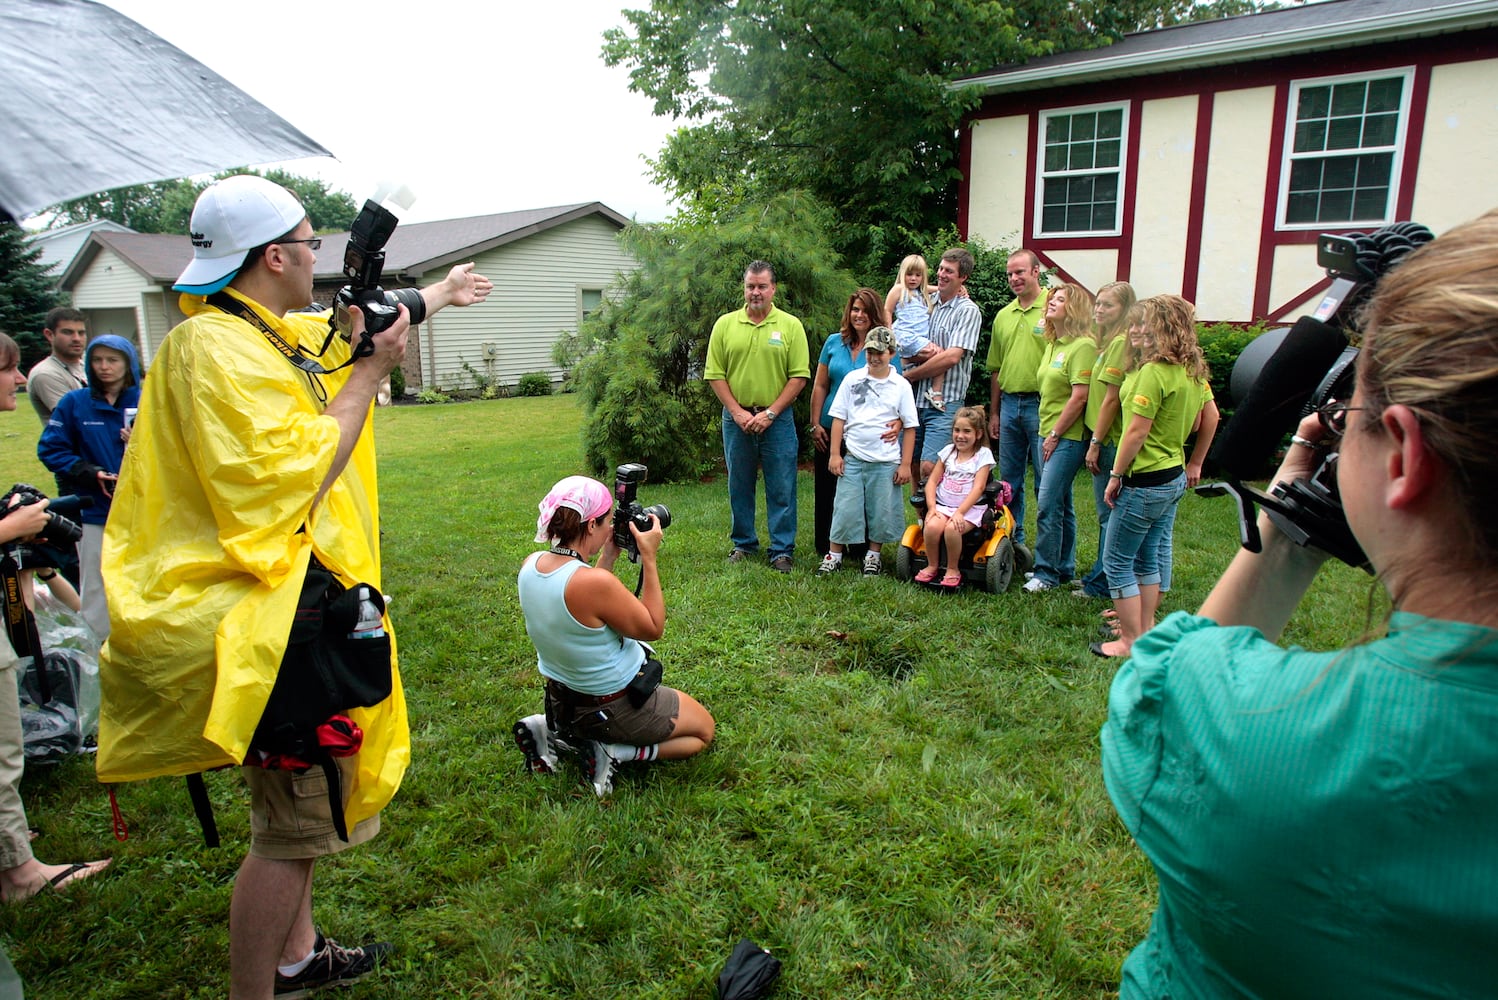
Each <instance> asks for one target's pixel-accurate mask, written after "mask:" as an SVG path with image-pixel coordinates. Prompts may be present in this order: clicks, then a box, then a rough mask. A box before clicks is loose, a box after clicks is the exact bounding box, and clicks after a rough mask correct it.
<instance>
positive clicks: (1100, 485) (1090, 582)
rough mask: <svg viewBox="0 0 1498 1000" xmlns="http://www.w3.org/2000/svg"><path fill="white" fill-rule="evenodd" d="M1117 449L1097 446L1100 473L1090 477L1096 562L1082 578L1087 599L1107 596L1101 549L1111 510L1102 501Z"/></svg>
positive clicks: (1103, 544) (1106, 533) (1107, 445)
mask: <svg viewBox="0 0 1498 1000" xmlns="http://www.w3.org/2000/svg"><path fill="white" fill-rule="evenodd" d="M1117 455H1118V448H1117V447H1116V446H1114V445H1111V444H1105V445H1099V446H1098V456H1097V461H1098V468H1099V469H1101V470H1102V471H1101V472H1099V473H1098V474H1097V475H1095V476H1093V477H1092V502H1093V503H1094V504H1096V505H1097V560H1096V561H1095V562H1094V563H1093V564H1092V569H1090V570H1088V571H1087V575H1086V576H1084V577H1082V593H1084V594H1086V595H1087V596H1088V597H1107V596H1108V574H1107V573H1104V572H1103V548H1104V547H1105V546H1106V545H1107V543H1108V516H1109V515H1110V514H1112V513H1113V508H1112V507H1109V506H1108V501H1106V500H1104V499H1103V494H1104V493H1106V492H1107V491H1108V473H1110V472H1112V471H1113V459H1114V458H1115V457H1116V456H1117Z"/></svg>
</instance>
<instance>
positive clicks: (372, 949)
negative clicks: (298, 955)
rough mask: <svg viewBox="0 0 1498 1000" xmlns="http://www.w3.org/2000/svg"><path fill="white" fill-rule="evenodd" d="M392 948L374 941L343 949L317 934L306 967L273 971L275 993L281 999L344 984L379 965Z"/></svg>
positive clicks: (291, 998) (292, 998) (288, 999)
mask: <svg viewBox="0 0 1498 1000" xmlns="http://www.w3.org/2000/svg"><path fill="white" fill-rule="evenodd" d="M393 947H394V946H393V945H391V944H390V943H389V942H387V941H375V942H371V943H369V944H366V945H364V946H363V947H360V948H345V947H344V946H343V945H341V944H339V943H338V942H337V941H334V940H333V939H332V938H328V937H323V936H322V934H321V933H319V934H318V935H317V950H316V951H314V952H313V953H312V961H310V962H308V963H307V967H306V968H305V969H303V970H302V971H301V972H298V973H297V974H296V975H294V976H283V975H281V973H279V972H277V973H276V991H275V994H274V995H275V996H276V997H279V998H280V1000H296V998H297V997H305V996H309V995H311V994H312V993H313V992H314V991H316V990H320V989H322V988H323V987H325V986H347V985H348V984H349V983H352V982H354V981H356V980H359V979H363V978H364V977H365V976H367V975H369V974H370V973H371V972H373V971H374V970H375V969H376V968H378V967H379V964H380V962H381V961H383V960H384V958H385V956H386V955H388V954H390V952H391V951H392V950H393Z"/></svg>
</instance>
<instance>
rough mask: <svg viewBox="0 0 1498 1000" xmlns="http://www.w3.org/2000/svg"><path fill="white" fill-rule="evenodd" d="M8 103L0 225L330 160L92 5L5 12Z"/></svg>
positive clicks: (1, 45) (74, 0)
mask: <svg viewBox="0 0 1498 1000" xmlns="http://www.w3.org/2000/svg"><path fill="white" fill-rule="evenodd" d="M225 42H226V44H232V43H233V39H232V38H230V37H226V39H225ZM0 94H4V95H5V100H4V101H3V102H0V136H4V141H3V142H0V217H3V216H9V217H11V218H13V219H16V220H19V219H23V218H25V217H26V216H28V215H33V214H35V213H36V212H39V211H41V210H42V209H44V208H46V207H47V206H49V205H55V204H57V203H58V202H61V201H67V200H68V199H70V198H78V197H82V196H83V195H86V194H93V193H94V192H96V191H107V190H109V189H111V188H117V187H124V186H125V185H128V184H145V183H149V182H151V181H159V180H166V179H169V178H173V177H187V176H189V175H191V174H202V173H209V172H212V171H216V170H224V169H227V168H229V167H241V166H245V165H248V164H255V163H269V162H272V161H275V160H294V159H297V158H299V157H303V156H330V155H332V154H330V153H329V152H328V151H327V150H326V149H324V148H323V147H322V146H320V145H318V144H317V143H316V142H314V141H312V140H311V139H309V138H308V137H307V136H305V135H303V134H302V133H301V132H299V131H298V130H297V129H295V128H293V127H292V126H291V125H290V124H288V123H287V122H286V121H285V120H284V119H283V118H281V117H280V116H279V115H277V114H276V113H275V112H273V111H271V110H270V109H269V108H267V107H265V105H263V104H261V103H260V102H259V101H256V100H255V99H254V98H252V97H250V96H249V95H248V94H246V93H245V92H244V91H242V90H240V89H239V88H238V87H235V86H234V85H233V84H231V83H229V82H228V81H227V80H225V79H224V78H223V77H221V76H219V75H218V74H217V73H215V72H213V71H212V70H210V69H209V68H208V67H206V66H204V65H203V64H202V63H200V62H198V61H197V60H196V59H194V58H192V57H191V56H189V55H188V54H187V53H185V52H183V51H182V50H181V49H178V48H176V47H175V46H173V45H170V44H168V43H167V42H166V41H164V40H163V39H162V38H160V37H159V36H157V35H155V34H153V33H152V32H150V31H147V30H146V29H145V28H143V27H141V26H140V25H139V24H136V23H135V22H134V21H132V20H130V19H129V18H128V17H125V16H124V15H123V14H120V13H118V12H116V11H113V10H111V9H109V8H108V7H103V6H100V5H99V4H97V3H91V2H89V0H0Z"/></svg>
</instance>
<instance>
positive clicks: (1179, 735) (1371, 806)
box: [1102, 212, 1498, 1000]
mask: <svg viewBox="0 0 1498 1000" xmlns="http://www.w3.org/2000/svg"><path fill="white" fill-rule="evenodd" d="M1364 328H1365V330H1366V333H1365V335H1364V339H1363V344H1362V351H1361V354H1360V355H1359V357H1358V361H1357V385H1356V389H1355V391H1354V392H1353V393H1352V396H1351V398H1350V399H1347V400H1341V401H1338V402H1336V403H1333V404H1330V405H1329V406H1327V407H1325V408H1323V409H1322V410H1321V411H1320V413H1319V415H1313V416H1311V417H1309V418H1307V419H1306V420H1304V421H1302V422H1301V424H1300V426H1299V427H1298V428H1297V431H1296V434H1295V437H1294V438H1292V441H1293V443H1292V445H1291V446H1290V448H1289V450H1288V452H1287V454H1286V457H1285V460H1284V464H1283V465H1281V467H1280V469H1279V472H1278V474H1277V476H1276V479H1277V481H1291V480H1297V479H1304V478H1306V477H1308V476H1309V475H1310V473H1311V471H1312V469H1314V468H1316V467H1317V466H1318V465H1319V464H1320V463H1321V460H1322V459H1323V458H1324V457H1325V455H1326V453H1327V451H1328V449H1330V448H1333V447H1335V448H1337V449H1338V451H1339V457H1338V464H1337V473H1336V475H1337V482H1338V485H1339V489H1340V493H1341V497H1342V502H1343V507H1344V510H1345V512H1346V515H1347V521H1348V524H1349V526H1350V527H1351V529H1352V532H1353V534H1354V535H1356V537H1357V539H1358V541H1359V542H1360V543H1361V544H1362V546H1363V549H1364V551H1365V552H1366V553H1367V555H1368V558H1369V560H1370V561H1371V563H1372V566H1373V568H1374V569H1375V570H1376V572H1377V575H1378V580H1379V583H1380V584H1381V585H1382V586H1383V588H1384V590H1385V591H1387V593H1388V595H1389V599H1390V601H1391V602H1392V604H1393V613H1392V615H1391V616H1390V618H1389V621H1388V627H1387V634H1385V635H1384V636H1383V637H1381V638H1377V639H1373V640H1371V641H1367V642H1364V643H1362V644H1360V645H1356V646H1353V647H1351V648H1349V649H1344V650H1334V651H1332V652H1327V653H1313V652H1307V651H1305V650H1302V649H1298V648H1290V649H1286V648H1283V647H1281V646H1279V645H1277V644H1276V643H1275V641H1274V640H1275V639H1276V638H1277V637H1278V636H1279V635H1280V632H1281V631H1282V630H1283V628H1284V627H1285V624H1286V622H1287V621H1288V620H1289V618H1290V616H1291V614H1292V613H1293V612H1294V611H1295V608H1296V605H1297V604H1298V603H1299V601H1300V599H1301V597H1302V595H1304V593H1305V592H1306V590H1307V588H1308V587H1309V586H1310V584H1311V582H1312V580H1313V579H1314V577H1315V575H1316V571H1317V569H1318V568H1319V567H1320V565H1321V563H1322V562H1323V561H1324V559H1325V558H1326V557H1325V556H1324V555H1323V554H1322V553H1320V552H1319V551H1317V550H1315V549H1312V548H1302V547H1300V546H1298V545H1296V544H1295V543H1294V542H1292V541H1291V540H1290V539H1289V538H1287V537H1286V536H1285V535H1283V534H1281V533H1280V531H1279V530H1278V529H1277V528H1276V527H1275V526H1274V525H1273V523H1272V522H1270V520H1269V519H1268V518H1267V517H1261V518H1260V520H1259V528H1260V531H1261V532H1262V534H1263V550H1262V551H1261V552H1259V553H1251V552H1248V551H1246V550H1244V551H1239V552H1238V553H1237V555H1236V557H1235V558H1234V559H1233V562H1232V563H1231V565H1230V566H1229V567H1228V569H1227V571H1226V572H1225V573H1224V574H1223V577H1222V579H1221V580H1219V581H1218V583H1217V585H1216V587H1215V588H1214V589H1213V591H1212V593H1211V595H1210V596H1209V597H1208V598H1207V602H1206V603H1205V604H1204V605H1203V606H1202V608H1201V612H1200V613H1199V614H1198V615H1188V614H1184V613H1179V612H1178V613H1176V614H1174V615H1171V616H1170V617H1169V618H1167V619H1166V620H1165V621H1164V622H1162V623H1161V624H1160V625H1159V626H1158V627H1156V628H1154V629H1153V630H1151V631H1149V632H1147V633H1145V634H1144V635H1143V636H1142V637H1141V638H1140V639H1139V640H1138V642H1137V643H1135V645H1134V647H1133V650H1132V659H1130V660H1129V661H1128V662H1127V663H1125V664H1124V666H1123V668H1122V669H1121V670H1120V671H1119V672H1118V675H1117V677H1116V678H1115V679H1114V681H1113V688H1112V692H1111V695H1110V698H1109V711H1108V721H1107V724H1106V725H1105V726H1104V727H1103V733H1102V740H1103V774H1104V778H1105V779H1106V781H1107V785H1108V791H1109V794H1110V795H1111V797H1112V799H1113V802H1114V804H1115V806H1116V807H1117V809H1118V812H1119V815H1120V816H1121V817H1122V819H1123V821H1124V823H1125V825H1126V826H1127V827H1128V828H1129V830H1130V832H1131V833H1133V835H1134V837H1135V840H1136V841H1137V842H1138V843H1139V846H1140V847H1141V849H1143V850H1144V852H1145V854H1147V855H1148V856H1149V858H1150V861H1151V862H1152V863H1153V864H1154V867H1155V871H1156V873H1157V874H1158V876H1159V880H1160V902H1159V908H1158V909H1157V910H1156V912H1155V915H1154V919H1153V921H1152V923H1151V925H1150V930H1149V936H1148V937H1147V938H1146V939H1145V941H1144V942H1143V943H1142V944H1140V945H1139V947H1137V948H1136V949H1135V950H1134V951H1133V953H1132V954H1130V956H1129V958H1128V960H1127V961H1126V962H1125V963H1124V967H1123V983H1122V988H1121V991H1120V993H1121V996H1122V997H1123V998H1125V1000H1129V998H1136V997H1164V996H1167V995H1168V996H1171V997H1174V998H1177V1000H1182V998H1191V997H1275V998H1281V997H1360V998H1361V997H1414V996H1431V997H1433V996H1441V997H1475V996H1491V995H1493V993H1494V990H1495V988H1498V987H1495V983H1498V948H1495V947H1494V942H1495V941H1498V837H1495V836H1494V831H1495V830H1498V518H1495V517H1494V511H1495V509H1498V212H1491V213H1489V214H1487V215H1485V216H1483V217H1482V218H1480V219H1478V220H1475V221H1473V222H1470V223H1467V224H1465V225H1463V226H1459V227H1457V228H1456V229H1453V230H1451V231H1450V232H1449V233H1447V234H1446V235H1444V236H1442V237H1440V238H1439V239H1437V240H1436V241H1434V242H1433V243H1431V244H1429V245H1427V246H1426V247H1425V248H1424V249H1422V250H1420V251H1417V252H1416V253H1414V254H1413V255H1411V256H1410V257H1409V258H1407V259H1406V261H1405V262H1404V263H1403V264H1401V265H1399V267H1398V269H1397V272H1396V273H1395V274H1394V276H1393V277H1392V279H1386V280H1384V281H1383V283H1382V284H1381V285H1380V286H1379V287H1378V289H1377V291H1376V293H1375V295H1374V297H1373V299H1372V300H1371V302H1370V305H1369V308H1368V310H1367V312H1366V313H1365V317H1364Z"/></svg>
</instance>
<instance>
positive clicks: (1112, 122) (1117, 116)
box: [1097, 111, 1123, 139]
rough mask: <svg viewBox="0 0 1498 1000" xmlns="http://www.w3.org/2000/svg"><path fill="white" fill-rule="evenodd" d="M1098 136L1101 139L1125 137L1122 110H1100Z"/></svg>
mask: <svg viewBox="0 0 1498 1000" xmlns="http://www.w3.org/2000/svg"><path fill="white" fill-rule="evenodd" d="M1097 137H1098V138H1099V139H1121V138H1123V112H1122V111H1100V112H1098V116H1097Z"/></svg>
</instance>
